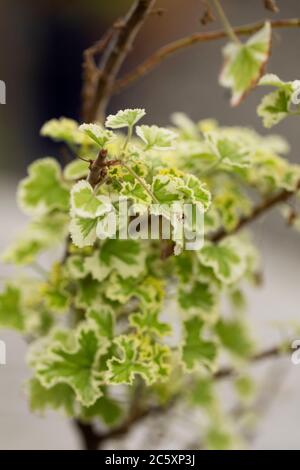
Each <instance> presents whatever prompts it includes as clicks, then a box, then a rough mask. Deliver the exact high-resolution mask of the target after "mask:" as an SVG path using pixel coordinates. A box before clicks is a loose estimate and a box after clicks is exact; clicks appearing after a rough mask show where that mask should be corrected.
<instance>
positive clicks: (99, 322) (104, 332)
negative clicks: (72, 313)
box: [87, 306, 114, 341]
mask: <svg viewBox="0 0 300 470" xmlns="http://www.w3.org/2000/svg"><path fill="white" fill-rule="evenodd" d="M87 318H88V319H89V320H91V321H92V322H95V324H96V327H97V330H98V333H99V335H100V336H103V337H104V338H107V339H108V340H110V341H111V340H112V339H113V335H114V318H113V311H112V309H111V308H110V307H108V306H103V307H101V308H98V309H96V308H95V309H91V310H89V311H88V312H87Z"/></svg>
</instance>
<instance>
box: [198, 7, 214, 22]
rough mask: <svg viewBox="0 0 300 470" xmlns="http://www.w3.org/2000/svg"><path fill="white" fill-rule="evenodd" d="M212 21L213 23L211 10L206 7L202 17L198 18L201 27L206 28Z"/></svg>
mask: <svg viewBox="0 0 300 470" xmlns="http://www.w3.org/2000/svg"><path fill="white" fill-rule="evenodd" d="M213 21H215V17H214V15H213V14H212V11H211V9H210V8H209V7H207V8H206V9H205V11H204V13H203V15H202V17H201V18H200V23H201V24H203V26H206V25H207V24H209V23H212V22H213Z"/></svg>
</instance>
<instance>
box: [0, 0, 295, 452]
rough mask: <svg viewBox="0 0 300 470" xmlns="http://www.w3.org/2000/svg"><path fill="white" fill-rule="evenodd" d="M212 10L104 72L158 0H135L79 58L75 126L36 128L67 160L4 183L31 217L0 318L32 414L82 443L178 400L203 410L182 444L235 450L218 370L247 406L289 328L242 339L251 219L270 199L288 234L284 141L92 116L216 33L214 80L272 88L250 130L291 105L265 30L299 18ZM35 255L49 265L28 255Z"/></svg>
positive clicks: (56, 122) (247, 333)
mask: <svg viewBox="0 0 300 470" xmlns="http://www.w3.org/2000/svg"><path fill="white" fill-rule="evenodd" d="M210 3H211V4H212V5H210V7H207V8H210V9H209V10H206V12H205V15H204V17H203V18H204V19H203V22H206V19H207V18H208V17H211V16H212V15H211V12H212V11H213V10H214V12H215V13H216V14H218V15H219V16H220V19H221V21H222V22H223V26H224V30H220V31H216V32H208V33H202V32H201V33H197V34H196V35H195V34H194V35H193V36H192V37H191V38H183V39H179V40H178V41H175V43H172V44H171V45H168V46H166V47H164V48H162V49H160V50H159V51H158V52H156V53H155V54H154V55H153V56H151V57H150V58H149V59H147V60H146V61H145V63H143V64H141V65H140V66H139V67H137V69H136V70H134V71H132V72H130V73H129V75H127V76H125V77H122V78H118V72H119V69H120V67H121V65H122V63H123V62H124V60H125V57H126V55H127V52H128V50H129V48H130V47H129V46H131V45H132V44H133V42H134V39H135V37H136V35H137V33H138V31H139V29H140V28H141V26H142V24H143V23H144V21H145V19H146V18H147V17H148V16H149V13H150V12H151V11H152V9H153V7H154V4H155V1H154V0H137V1H136V2H135V3H134V4H133V6H132V8H131V10H130V12H129V13H128V15H127V16H126V18H124V19H123V20H122V21H120V22H118V25H117V26H116V25H115V26H114V27H112V29H111V30H110V31H109V32H108V33H107V34H106V35H105V37H104V38H103V40H102V41H101V42H100V43H97V44H96V45H95V46H93V47H92V48H90V49H88V50H87V51H86V52H85V61H84V71H85V73H84V90H83V115H84V118H83V121H85V123H78V122H75V121H74V120H71V119H67V118H61V119H53V120H51V121H49V122H47V123H46V124H45V125H44V126H43V128H42V131H41V133H42V135H43V136H45V137H47V138H51V139H53V140H54V141H56V142H61V143H63V144H65V146H66V147H67V148H68V152H69V155H71V157H72V159H71V161H70V162H69V163H68V164H66V165H65V166H64V167H63V168H62V167H61V166H60V164H59V163H58V160H57V159H56V158H54V157H45V158H41V159H39V160H37V161H35V162H34V163H32V164H31V165H30V166H29V168H28V175H27V176H26V178H25V179H23V180H22V181H21V183H20V185H19V188H18V193H17V199H18V204H19V206H20V208H21V209H22V210H23V211H24V213H25V214H27V215H28V216H29V217H30V222H29V224H28V227H27V228H26V229H25V231H24V232H23V233H22V236H21V237H20V239H18V240H16V242H14V243H13V244H12V245H11V246H10V247H9V248H8V249H7V250H6V252H5V253H4V256H3V258H4V260H5V261H6V262H8V263H12V264H14V265H16V266H22V267H24V268H26V267H28V266H31V267H34V268H36V270H37V275H36V274H34V275H30V274H29V273H30V271H29V270H26V269H25V270H24V275H22V276H21V277H20V276H19V275H18V276H17V275H16V276H15V277H14V278H13V279H11V280H8V281H7V283H6V285H5V286H4V288H3V291H2V293H1V295H0V324H1V326H2V327H4V328H11V329H14V330H17V331H18V332H20V334H22V335H23V336H24V338H25V339H26V341H27V342H28V348H29V352H28V364H29V367H30V370H31V378H30V379H29V380H28V383H27V384H26V390H27V393H28V398H29V403H30V407H31V409H32V411H35V412H44V411H45V410H47V409H55V410H60V411H63V412H64V413H65V415H66V416H68V417H69V418H72V419H73V420H74V423H76V426H77V428H78V430H79V431H80V432H81V435H82V438H83V442H84V445H85V447H86V448H87V449H95V448H100V447H101V446H102V445H104V443H105V442H106V441H107V440H108V439H110V438H113V437H118V436H126V434H127V433H129V432H130V431H131V430H132V429H133V428H134V426H135V425H136V424H137V423H141V422H143V421H144V420H145V419H146V418H147V417H149V416H169V414H172V412H175V410H176V409H177V408H178V407H180V408H181V409H183V410H184V413H185V415H186V416H188V415H189V414H191V413H196V411H197V413H196V415H197V416H198V414H199V416H200V415H201V419H200V418H199V423H201V426H200V425H199V435H197V432H195V441H194V442H195V443H194V444H193V445H195V446H198V445H199V446H200V445H201V446H204V447H208V448H217V449H223V448H232V447H234V448H235V447H238V446H240V445H244V444H243V443H242V438H241V435H240V434H239V433H238V432H237V430H236V426H235V425H236V422H235V419H233V418H232V417H231V416H230V414H229V413H227V412H226V410H225V408H224V406H223V405H224V404H223V403H222V400H220V398H219V397H218V394H217V387H218V383H219V381H220V380H222V379H226V378H228V379H230V380H231V383H232V387H233V388H234V390H235V391H237V392H238V397H239V398H238V400H240V402H241V403H243V400H244V399H245V398H246V399H247V398H249V396H250V397H251V395H252V394H253V393H254V383H253V380H252V379H251V376H249V374H248V366H249V365H250V364H251V363H252V362H253V361H259V360H263V359H264V358H266V357H270V356H278V355H280V354H281V353H282V354H284V353H285V352H286V351H287V346H288V345H289V343H288V338H287V341H283V342H282V344H279V345H276V346H275V347H274V348H271V349H267V350H266V349H263V348H262V347H261V346H260V345H258V344H256V342H255V338H254V334H253V332H251V329H250V328H249V325H248V321H247V314H246V312H245V294H244V290H245V287H246V286H247V284H251V285H253V286H255V285H257V284H258V283H259V278H260V272H261V260H260V256H259V253H258V251H257V249H256V247H255V245H254V243H253V240H252V237H251V233H249V231H248V230H247V229H248V227H249V226H250V224H251V223H252V222H253V221H255V220H256V219H257V218H258V217H260V216H261V215H262V214H264V213H266V212H267V211H268V210H269V209H271V208H273V207H274V206H278V207H279V208H280V209H281V213H282V215H283V216H284V217H285V218H286V219H287V221H288V222H289V224H290V225H293V226H295V227H300V222H299V220H300V219H299V217H298V216H297V214H295V213H294V212H293V213H291V209H290V206H289V205H288V201H289V200H290V199H291V198H293V197H295V198H296V197H297V195H299V189H300V166H299V165H296V164H292V163H290V162H289V161H288V159H287V156H286V155H287V152H288V150H289V146H288V144H287V142H286V141H285V139H284V138H282V137H279V136H276V135H264V136H262V135H259V134H258V133H257V132H255V131H254V130H252V129H248V128H244V127H239V126H237V127H224V126H222V125H219V124H218V123H217V121H215V120H212V119H206V120H201V121H200V122H193V121H192V120H191V119H190V118H189V117H188V116H186V115H185V114H183V113H179V112H176V113H174V114H173V115H172V116H171V121H170V125H168V126H167V127H158V126H157V125H155V124H154V125H145V124H143V122H142V121H143V117H144V115H145V110H144V109H140V108H135V109H125V110H121V111H119V112H117V113H116V114H111V115H108V116H107V115H106V109H107V105H108V103H109V98H110V97H111V95H112V94H113V92H115V91H120V90H121V89H123V88H124V87H125V86H127V85H129V84H131V83H132V82H133V81H135V80H136V79H137V78H139V77H140V76H142V75H144V74H145V73H146V72H148V71H150V70H151V69H152V68H153V67H154V66H155V65H157V64H158V63H159V62H161V61H162V60H163V59H164V58H165V57H167V56H169V55H170V54H172V53H173V52H176V51H177V50H178V49H183V48H185V47H188V46H189V45H192V44H194V43H196V42H201V41H204V40H214V39H218V38H222V37H225V38H226V37H228V43H227V44H226V46H225V47H224V49H223V56H224V66H223V68H222V72H221V75H220V84H221V85H222V86H225V87H227V88H229V89H230V91H231V96H232V97H231V104H232V105H233V106H236V105H238V104H239V103H240V102H241V100H242V99H243V98H244V97H245V96H246V95H247V93H248V92H249V91H250V90H251V89H253V88H254V87H255V86H256V85H259V86H271V87H273V88H274V89H275V90H273V91H272V92H271V93H269V94H267V95H266V96H265V97H264V98H263V99H262V101H261V104H260V105H259V107H258V115H259V116H260V117H261V118H262V120H263V123H264V125H265V126H266V127H271V126H273V125H275V124H277V123H278V122H279V121H281V120H282V119H284V118H286V117H287V116H289V115H295V114H299V112H300V111H299V106H298V101H297V100H296V98H297V91H298V90H299V85H300V82H299V81H289V82H284V81H282V80H280V79H279V78H278V77H277V76H276V75H274V74H270V73H269V74H267V75H264V71H265V68H266V66H267V62H268V58H269V55H270V49H271V36H272V30H273V28H275V27H297V26H299V20H295V19H288V20H278V21H268V20H266V21H263V22H262V23H258V24H252V25H247V26H242V27H239V28H232V27H231V25H230V24H229V22H228V20H227V18H226V16H225V13H224V11H223V8H222V6H221V4H220V2H219V1H218V0H214V1H212V2H209V4H210ZM222 3H223V2H222ZM224 3H225V2H224ZM265 3H266V4H269V7H270V4H273V6H274V5H275V4H274V3H273V2H265ZM241 36H247V38H246V39H245V40H241V39H240V37H241ZM103 51H105V54H103V56H102V57H103V58H102V61H100V64H97V63H96V60H95V57H96V56H98V55H99V54H101V52H103ZM254 201H256V202H254ZM257 201H259V202H257ZM124 205H125V206H126V211H124V210H123V206H124ZM185 207H189V208H190V215H191V216H190V217H187V216H186V213H185V212H184V209H183V208H185ZM155 224H156V229H157V230H156V232H155V236H154V235H153V233H154V230H151V229H153V227H154V225H155ZM164 225H165V227H168V234H167V236H166V234H165V231H164ZM183 227H184V228H185V230H184V231H183V230H182V228H183ZM193 237H194V238H195V239H196V240H197V243H196V244H195V245H193V246H192V248H191V245H190V244H191V240H192V239H193ZM45 252H49V253H50V258H51V260H52V263H51V266H48V264H47V263H45V264H46V265H47V266H46V267H45V265H43V266H41V264H40V263H41V262H40V256H41V255H43V254H44V253H45ZM48 258H49V255H48ZM42 259H44V258H42ZM225 304H226V305H227V308H225ZM228 306H229V314H228ZM225 310H226V312H227V314H226V315H225V314H224V312H225ZM224 356H225V357H226V361H227V362H226V364H225V365H224V362H223V358H224ZM145 422H147V421H146V420H145Z"/></svg>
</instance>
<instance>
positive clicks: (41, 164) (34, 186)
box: [18, 158, 69, 216]
mask: <svg viewBox="0 0 300 470" xmlns="http://www.w3.org/2000/svg"><path fill="white" fill-rule="evenodd" d="M28 173H29V176H28V177H27V178H25V179H24V180H23V181H22V182H21V183H20V185H19V188H18V202H19V205H20V207H21V209H22V210H23V211H24V212H25V213H26V214H28V215H32V216H40V215H44V214H47V213H49V212H51V211H52V210H54V209H59V210H61V211H68V209H69V191H68V189H67V188H66V187H65V186H64V184H63V182H62V178H61V169H60V166H59V165H58V163H57V162H56V160H54V159H53V158H44V159H41V160H37V161H35V162H34V163H32V164H31V165H30V166H29V167H28Z"/></svg>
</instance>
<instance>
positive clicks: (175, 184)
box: [152, 175, 183, 204]
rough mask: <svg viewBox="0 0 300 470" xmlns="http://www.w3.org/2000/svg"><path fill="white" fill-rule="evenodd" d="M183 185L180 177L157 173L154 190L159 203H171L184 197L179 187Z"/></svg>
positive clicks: (153, 184) (153, 185)
mask: <svg viewBox="0 0 300 470" xmlns="http://www.w3.org/2000/svg"><path fill="white" fill-rule="evenodd" d="M180 185H181V186H183V185H182V184H181V181H180V180H179V178H176V177H175V176H172V175H157V176H155V177H154V178H153V182H152V192H153V194H154V196H155V197H156V199H157V200H158V202H159V203H161V204H170V203H172V202H174V201H178V200H180V199H182V193H181V192H180V191H179V187H180Z"/></svg>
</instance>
